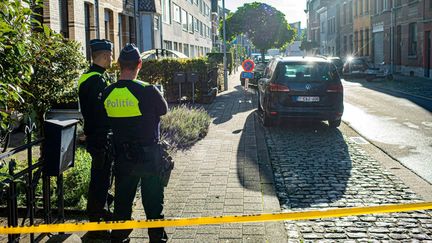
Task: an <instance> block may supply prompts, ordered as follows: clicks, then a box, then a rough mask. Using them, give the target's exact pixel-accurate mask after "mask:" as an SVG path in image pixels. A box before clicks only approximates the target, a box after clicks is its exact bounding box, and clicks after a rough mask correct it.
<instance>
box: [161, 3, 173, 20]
mask: <svg viewBox="0 0 432 243" xmlns="http://www.w3.org/2000/svg"><path fill="white" fill-rule="evenodd" d="M161 1H162V21H163V22H164V23H167V24H171V0H161Z"/></svg>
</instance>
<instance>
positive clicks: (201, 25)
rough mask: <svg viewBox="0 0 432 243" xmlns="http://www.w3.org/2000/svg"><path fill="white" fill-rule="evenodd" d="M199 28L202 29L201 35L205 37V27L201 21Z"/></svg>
mask: <svg viewBox="0 0 432 243" xmlns="http://www.w3.org/2000/svg"><path fill="white" fill-rule="evenodd" d="M199 28H200V35H201V36H203V35H204V31H203V29H204V27H203V22H201V21H200V25H199Z"/></svg>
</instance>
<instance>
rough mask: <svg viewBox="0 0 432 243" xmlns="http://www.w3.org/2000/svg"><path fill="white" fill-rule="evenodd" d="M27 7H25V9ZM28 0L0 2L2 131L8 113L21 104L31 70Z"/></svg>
mask: <svg viewBox="0 0 432 243" xmlns="http://www.w3.org/2000/svg"><path fill="white" fill-rule="evenodd" d="M26 4H27V6H26ZM30 5H31V1H28V0H24V1H21V0H14V1H0V128H2V129H3V130H4V129H6V127H7V124H8V120H9V112H11V111H13V110H15V109H17V108H18V107H19V106H20V104H22V103H23V102H24V99H23V97H22V95H23V92H24V91H23V89H22V86H23V85H24V84H26V83H28V82H30V78H31V74H32V72H33V69H32V65H31V64H32V53H31V49H30V48H29V46H30V45H31V44H32V37H31V35H30V32H31V16H32V14H33V11H32V10H31V9H30V8H29V7H28V6H30Z"/></svg>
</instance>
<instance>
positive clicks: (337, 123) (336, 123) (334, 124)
mask: <svg viewBox="0 0 432 243" xmlns="http://www.w3.org/2000/svg"><path fill="white" fill-rule="evenodd" d="M341 122H342V120H341V119H337V120H329V121H328V123H329V127H331V128H336V127H339V126H340V124H341Z"/></svg>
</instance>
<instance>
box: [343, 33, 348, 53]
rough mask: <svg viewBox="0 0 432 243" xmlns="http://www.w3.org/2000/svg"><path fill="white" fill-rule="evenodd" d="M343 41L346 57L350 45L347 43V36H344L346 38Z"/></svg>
mask: <svg viewBox="0 0 432 243" xmlns="http://www.w3.org/2000/svg"><path fill="white" fill-rule="evenodd" d="M343 40H344V42H343V43H344V55H346V54H347V53H348V46H347V45H348V43H347V37H346V36H344V38H343Z"/></svg>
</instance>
